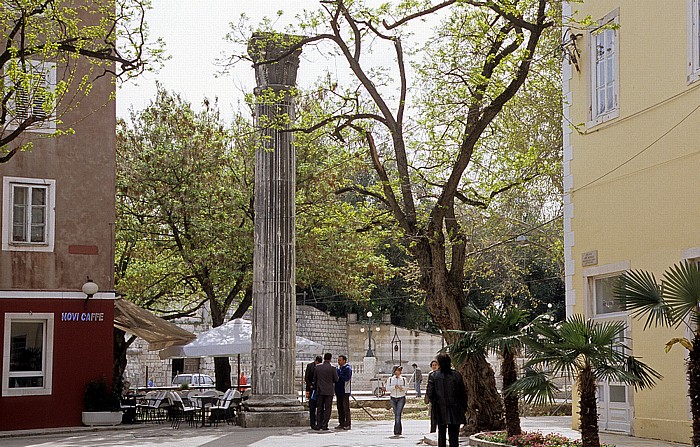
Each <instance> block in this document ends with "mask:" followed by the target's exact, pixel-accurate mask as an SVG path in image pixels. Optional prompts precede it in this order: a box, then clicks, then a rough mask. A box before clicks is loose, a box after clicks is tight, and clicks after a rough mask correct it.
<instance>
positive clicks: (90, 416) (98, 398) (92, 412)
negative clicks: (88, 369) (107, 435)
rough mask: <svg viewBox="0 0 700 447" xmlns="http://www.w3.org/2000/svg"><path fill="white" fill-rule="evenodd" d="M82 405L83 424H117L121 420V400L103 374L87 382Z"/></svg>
mask: <svg viewBox="0 0 700 447" xmlns="http://www.w3.org/2000/svg"><path fill="white" fill-rule="evenodd" d="M83 407H84V410H85V411H83V424H84V425H89V426H95V425H118V424H121V422H122V412H121V401H120V399H119V396H118V395H117V394H115V392H114V390H112V389H111V388H110V386H109V385H108V384H107V380H106V379H105V378H104V376H102V377H100V378H99V379H93V380H91V381H89V382H88V383H87V385H86V386H85V394H84V395H83Z"/></svg>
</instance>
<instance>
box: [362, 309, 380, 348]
mask: <svg viewBox="0 0 700 447" xmlns="http://www.w3.org/2000/svg"><path fill="white" fill-rule="evenodd" d="M379 329H380V328H379V326H377V327H376V328H375V331H377V332H379ZM360 332H362V333H364V332H365V328H363V327H361V328H360ZM365 357H374V352H373V351H372V311H369V312H367V354H365Z"/></svg>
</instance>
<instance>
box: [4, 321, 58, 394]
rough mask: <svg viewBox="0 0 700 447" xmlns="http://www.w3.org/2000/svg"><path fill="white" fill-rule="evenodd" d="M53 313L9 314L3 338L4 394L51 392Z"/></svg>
mask: <svg viewBox="0 0 700 447" xmlns="http://www.w3.org/2000/svg"><path fill="white" fill-rule="evenodd" d="M53 331H54V316H53V314H52V313H6V314H5V333H4V337H3V361H2V378H3V379H2V395H3V396H28V395H40V394H51V384H52V370H53V337H54V335H53Z"/></svg>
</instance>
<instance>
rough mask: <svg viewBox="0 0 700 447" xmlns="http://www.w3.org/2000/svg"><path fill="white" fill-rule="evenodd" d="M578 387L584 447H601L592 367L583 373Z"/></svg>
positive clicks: (588, 367)
mask: <svg viewBox="0 0 700 447" xmlns="http://www.w3.org/2000/svg"><path fill="white" fill-rule="evenodd" d="M578 385H579V389H578V392H579V410H580V413H579V414H580V415H581V427H580V428H581V441H582V442H583V447H600V438H599V437H598V402H597V400H596V397H595V394H596V388H597V387H596V383H595V376H594V375H593V371H592V370H591V367H590V366H587V367H586V368H585V369H584V370H583V371H581V374H580V375H579V378H578Z"/></svg>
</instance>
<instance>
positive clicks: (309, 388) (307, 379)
mask: <svg viewBox="0 0 700 447" xmlns="http://www.w3.org/2000/svg"><path fill="white" fill-rule="evenodd" d="M321 362H323V358H322V357H321V356H320V355H317V356H316V359H315V360H314V361H313V362H311V363H309V364H308V365H306V371H305V372H304V383H306V398H307V399H309V422H310V423H311V428H314V427H315V426H316V402H318V401H317V400H316V398H317V396H316V393H314V370H315V369H316V365H319V364H320V363H321Z"/></svg>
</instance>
